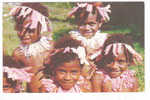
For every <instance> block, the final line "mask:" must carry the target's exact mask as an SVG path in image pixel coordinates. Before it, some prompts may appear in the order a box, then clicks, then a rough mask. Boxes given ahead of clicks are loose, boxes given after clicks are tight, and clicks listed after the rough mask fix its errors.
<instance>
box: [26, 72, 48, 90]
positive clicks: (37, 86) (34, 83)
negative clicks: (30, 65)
mask: <svg viewBox="0 0 150 100" xmlns="http://www.w3.org/2000/svg"><path fill="white" fill-rule="evenodd" d="M43 76H44V74H43V72H38V73H37V74H35V75H34V76H32V78H31V82H30V83H29V85H28V86H29V89H30V91H31V92H34V93H41V92H43V93H45V92H46V88H45V87H44V86H43V85H42V82H41V78H42V77H43Z"/></svg>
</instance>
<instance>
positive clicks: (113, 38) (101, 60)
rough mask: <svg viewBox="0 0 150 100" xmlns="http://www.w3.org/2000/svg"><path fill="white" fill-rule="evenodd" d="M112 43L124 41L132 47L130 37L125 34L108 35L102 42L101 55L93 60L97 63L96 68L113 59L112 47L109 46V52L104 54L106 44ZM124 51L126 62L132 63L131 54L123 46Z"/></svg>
mask: <svg viewBox="0 0 150 100" xmlns="http://www.w3.org/2000/svg"><path fill="white" fill-rule="evenodd" d="M113 43H125V44H128V45H130V46H132V47H133V45H132V43H133V41H132V39H131V37H129V36H125V35H122V34H113V35H110V36H109V37H108V39H107V40H106V41H105V43H104V47H103V50H102V55H101V56H100V57H99V58H98V59H97V60H96V61H95V64H96V65H98V68H101V67H104V66H105V65H106V64H108V63H111V62H113V61H114V58H115V56H114V55H113V51H112V50H113V48H111V50H110V52H109V53H108V54H107V55H104V54H105V49H106V47H107V46H108V45H110V44H113ZM124 53H125V56H126V59H127V62H129V63H133V55H132V54H131V53H130V52H129V51H128V50H127V48H126V47H125V46H124Z"/></svg>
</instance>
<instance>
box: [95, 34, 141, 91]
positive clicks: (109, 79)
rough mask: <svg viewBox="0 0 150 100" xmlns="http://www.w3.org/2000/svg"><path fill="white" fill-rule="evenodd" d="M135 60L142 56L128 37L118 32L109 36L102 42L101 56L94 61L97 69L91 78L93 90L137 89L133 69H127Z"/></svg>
mask: <svg viewBox="0 0 150 100" xmlns="http://www.w3.org/2000/svg"><path fill="white" fill-rule="evenodd" d="M127 40H128V41H127ZM135 60H137V61H138V62H141V61H142V57H141V56H140V55H139V54H138V53H137V52H136V51H135V50H134V49H133V47H132V46H131V43H130V40H129V38H126V37H125V36H123V35H119V34H118V35H112V36H110V37H109V38H108V39H107V40H106V42H105V44H104V50H103V51H102V56H101V57H99V58H98V59H97V61H96V64H97V65H98V70H97V71H96V72H95V74H94V76H93V78H92V84H93V91H94V92H134V91H137V90H138V80H137V78H136V76H135V71H133V70H129V69H128V67H129V66H131V65H133V64H135Z"/></svg>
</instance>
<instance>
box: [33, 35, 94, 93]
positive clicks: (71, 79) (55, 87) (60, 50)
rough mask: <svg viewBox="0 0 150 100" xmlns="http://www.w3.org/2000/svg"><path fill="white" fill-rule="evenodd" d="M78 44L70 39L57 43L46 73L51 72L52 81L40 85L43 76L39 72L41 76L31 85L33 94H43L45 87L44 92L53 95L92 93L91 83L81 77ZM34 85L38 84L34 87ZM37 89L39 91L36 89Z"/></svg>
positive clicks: (63, 39)
mask: <svg viewBox="0 0 150 100" xmlns="http://www.w3.org/2000/svg"><path fill="white" fill-rule="evenodd" d="M64 41H65V42H64ZM68 41H70V42H68ZM78 44H79V42H76V41H75V40H72V39H69V38H68V37H65V38H62V39H61V40H59V41H57V43H56V44H55V45H54V47H55V49H56V51H55V52H54V53H53V54H51V57H50V60H49V64H48V65H46V66H47V70H46V71H49V75H50V79H42V80H41V84H40V82H38V80H40V79H41V77H42V76H43V75H42V73H40V72H39V74H37V75H36V76H34V77H33V78H32V81H31V84H30V87H31V90H32V92H39V91H40V92H41V91H42V90H44V89H43V87H44V88H45V91H44V92H52V93H79V92H89V91H90V89H91V88H90V82H89V81H87V80H86V79H84V78H83V77H82V76H81V69H82V65H81V63H80V58H79V57H78V55H77V48H76V46H78ZM32 83H33V84H34V83H37V84H35V85H33V84H32ZM35 87H37V88H38V89H35ZM38 90H39V91H38Z"/></svg>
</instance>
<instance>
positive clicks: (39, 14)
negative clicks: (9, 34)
mask: <svg viewBox="0 0 150 100" xmlns="http://www.w3.org/2000/svg"><path fill="white" fill-rule="evenodd" d="M10 14H11V15H12V16H13V17H14V20H15V22H16V26H15V29H16V30H17V32H18V33H17V34H18V37H19V38H20V40H21V44H20V45H19V47H17V48H16V49H15V50H14V52H13V58H14V60H15V61H16V62H18V64H19V65H18V66H19V67H26V66H34V67H35V66H36V68H35V69H34V71H35V70H36V69H39V68H41V66H43V62H44V59H46V57H47V56H48V55H47V54H48V52H49V50H51V48H52V37H51V36H47V37H45V36H41V35H40V33H43V32H50V31H51V28H50V26H49V25H50V21H49V19H48V15H49V14H48V9H47V8H46V7H45V6H43V5H41V4H40V3H23V4H22V5H21V6H16V7H15V8H13V9H12V10H11V12H10ZM50 35H51V34H50Z"/></svg>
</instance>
